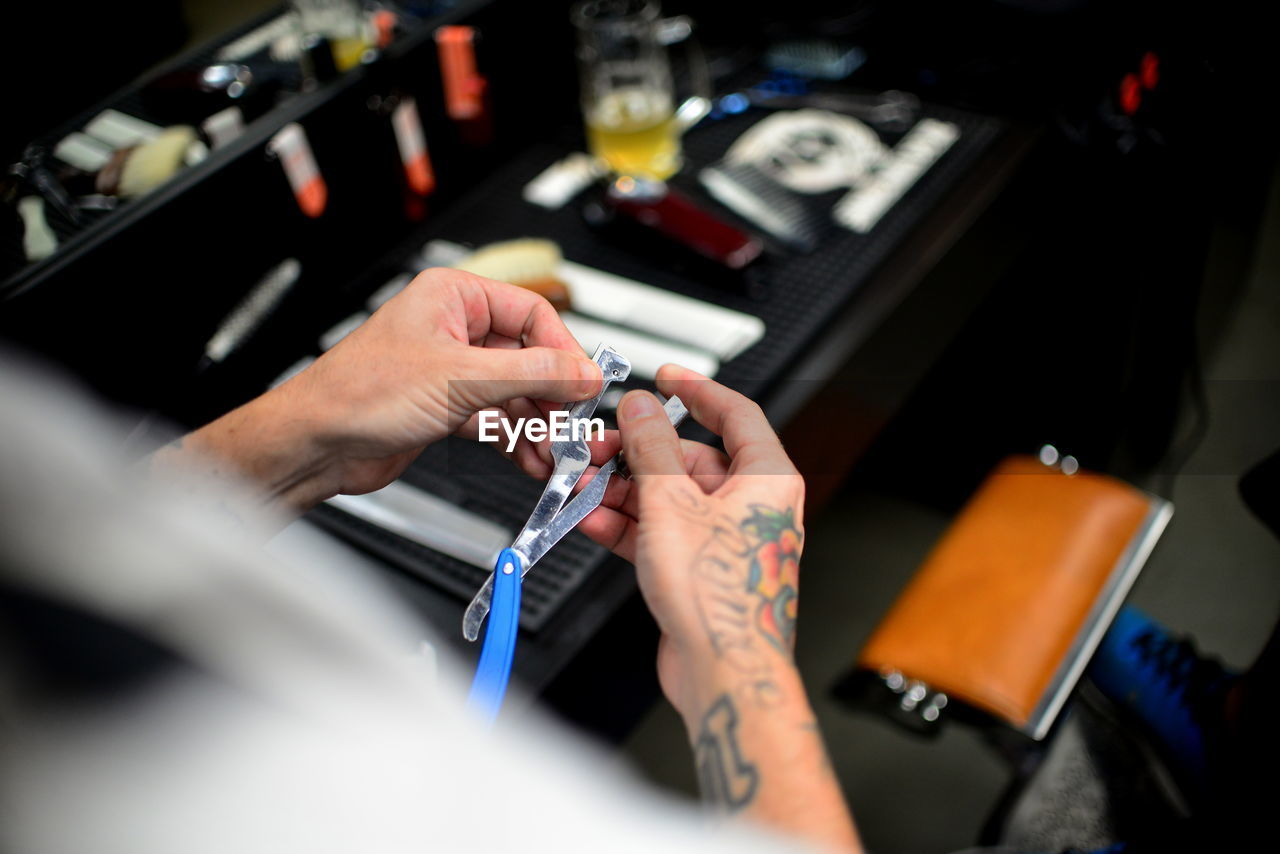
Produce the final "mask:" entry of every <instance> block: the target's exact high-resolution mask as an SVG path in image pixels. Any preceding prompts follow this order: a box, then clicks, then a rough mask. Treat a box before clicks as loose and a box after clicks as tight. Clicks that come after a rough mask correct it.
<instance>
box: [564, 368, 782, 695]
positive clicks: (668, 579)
mask: <svg viewBox="0 0 1280 854" xmlns="http://www.w3.org/2000/svg"><path fill="white" fill-rule="evenodd" d="M658 387H659V388H660V389H661V390H662V392H663V393H664V394H669V395H670V394H677V395H679V396H680V399H681V400H683V401H684V402H685V404H686V405H687V406H688V407H689V412H690V414H691V415H692V416H693V418H694V419H696V420H697V421H698V422H699V423H700V424H702V425H703V426H705V427H707V428H708V429H710V430H712V431H713V432H715V433H716V434H717V435H719V436H721V437H722V438H723V439H724V445H725V450H726V452H727V454H722V453H720V452H719V451H716V450H714V449H712V448H709V447H707V446H705V445H698V444H695V443H690V442H686V443H683V445H682V443H681V442H680V440H679V439H678V438H677V437H676V433H675V431H674V430H673V429H672V428H671V425H670V424H669V423H668V422H667V419H666V417H665V416H664V415H663V412H662V408H661V407H660V406H659V405H658V402H657V400H656V398H654V397H653V396H652V395H650V394H648V393H647V392H633V393H631V394H629V395H628V396H627V397H626V398H624V399H623V401H622V404H621V406H620V407H619V413H618V418H619V426H620V428H621V440H622V445H623V448H624V451H625V453H626V456H627V462H628V465H629V466H630V468H631V471H632V473H633V474H634V479H633V480H632V481H631V482H629V483H628V482H626V481H620V482H619V483H618V484H617V485H615V486H612V487H611V488H610V492H609V494H608V495H607V496H606V498H605V503H604V506H603V507H602V508H601V509H600V510H597V511H596V512H595V513H594V514H593V515H592V516H589V517H588V518H587V519H586V521H584V522H583V525H582V530H583V531H585V532H586V533H587V534H588V536H591V537H593V538H595V539H596V540H597V541H598V542H601V543H603V544H605V545H607V546H609V547H610V548H612V549H613V550H614V551H615V552H617V553H618V554H621V555H623V556H624V557H626V558H628V559H629V560H631V561H633V562H634V563H635V564H636V570H637V575H638V578H639V583H640V590H641V592H642V593H643V595H644V598H645V601H646V603H647V604H648V606H649V608H650V610H651V611H652V612H653V615H654V617H655V619H656V620H657V622H658V625H659V627H660V628H661V630H662V635H663V640H662V645H661V647H660V648H659V657H658V672H659V677H660V678H661V681H662V687H663V691H664V692H665V693H666V695H667V697H668V698H669V699H670V700H671V702H672V703H673V704H674V705H675V706H676V708H677V709H678V710H680V711H681V713H682V714H685V715H686V717H688V715H689V714H690V713H692V714H696V713H697V711H696V710H695V709H694V707H695V706H697V705H698V702H697V696H696V695H697V693H698V692H697V690H696V686H695V685H692V684H690V683H691V682H698V683H701V682H705V680H703V679H701V677H700V674H701V673H703V672H704V671H706V670H707V669H708V668H710V669H716V670H721V669H723V670H725V671H726V672H728V673H731V675H732V677H733V683H734V685H733V688H734V693H735V695H736V696H737V698H738V699H739V700H740V701H742V702H749V703H755V704H763V705H768V704H770V703H772V702H774V701H775V700H776V698H777V694H778V691H779V687H778V671H779V669H784V670H785V669H790V667H791V652H792V649H793V646H794V642H795V625H796V613H797V607H798V603H799V593H800V589H799V588H800V575H799V567H800V564H799V560H800V550H801V546H802V543H803V539H804V534H803V529H802V527H801V515H802V512H803V507H804V481H803V480H802V479H801V477H800V475H799V474H798V473H797V472H796V470H795V467H794V466H793V465H792V464H791V461H790V460H789V459H788V458H787V455H786V453H785V452H784V451H783V449H782V445H781V444H780V443H779V441H778V437H777V435H776V434H775V433H774V432H773V429H772V428H771V427H770V426H769V423H768V422H767V421H766V420H765V417H764V414H763V413H762V412H761V411H760V407H759V406H757V405H756V404H755V403H752V402H751V401H750V400H748V399H747V398H745V397H743V396H742V395H740V394H738V393H736V392H734V391H731V390H730V389H728V388H726V387H724V386H722V385H720V384H719V383H716V382H713V381H711V380H708V379H706V378H705V377H702V376H700V375H699V374H695V373H693V372H692V371H686V370H684V369H682V368H677V367H675V366H672V365H668V366H666V367H664V368H663V369H662V370H661V371H660V372H659V374H658Z"/></svg>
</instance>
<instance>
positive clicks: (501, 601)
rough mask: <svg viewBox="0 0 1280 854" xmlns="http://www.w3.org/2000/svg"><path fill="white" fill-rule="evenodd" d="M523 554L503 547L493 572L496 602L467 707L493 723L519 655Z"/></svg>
mask: <svg viewBox="0 0 1280 854" xmlns="http://www.w3.org/2000/svg"><path fill="white" fill-rule="evenodd" d="M520 575H521V572H520V555H519V554H517V553H516V552H515V550H514V549H503V550H502V554H500V555H498V564H497V566H496V567H495V568H494V572H493V601H492V602H491V603H490V605H489V626H488V628H486V629H485V633H484V646H482V647H481V649H480V663H479V664H477V665H476V675H475V679H473V680H472V682H471V694H470V695H469V696H468V697H467V708H469V709H471V710H472V712H473V713H474V714H476V715H478V716H479V717H480V718H481V719H482V720H484V722H485V723H486V724H490V725H492V724H493V722H494V720H496V719H497V717H498V712H499V710H501V709H502V699H503V697H505V696H506V693H507V682H508V681H510V679H511V663H512V661H513V660H514V659H515V655H516V633H517V631H518V630H519V624H520Z"/></svg>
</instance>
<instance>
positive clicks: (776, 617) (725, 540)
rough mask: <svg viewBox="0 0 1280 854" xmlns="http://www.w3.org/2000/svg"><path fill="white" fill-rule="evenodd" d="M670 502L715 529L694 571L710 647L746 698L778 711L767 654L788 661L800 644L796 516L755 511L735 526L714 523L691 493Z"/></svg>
mask: <svg viewBox="0 0 1280 854" xmlns="http://www.w3.org/2000/svg"><path fill="white" fill-rule="evenodd" d="M672 498H673V499H675V500H674V501H673V503H675V504H677V505H678V506H679V507H680V509H681V511H682V512H683V515H685V516H686V517H687V518H690V519H691V520H692V519H694V518H696V520H697V521H698V522H699V523H700V524H702V525H706V526H707V527H708V528H709V529H710V530H709V536H707V537H706V539H705V540H704V541H703V543H702V545H701V546H700V547H699V548H698V549H697V550H696V552H695V555H694V558H693V566H692V571H693V574H694V576H695V577H696V578H697V580H698V583H697V585H696V586H695V588H694V589H695V591H696V595H697V599H698V606H699V607H698V610H699V614H700V615H701V617H702V621H703V625H704V626H705V628H706V630H707V635H708V637H709V639H710V640H711V644H712V648H713V649H714V650H715V651H716V654H717V655H718V656H720V657H721V658H722V659H724V660H725V661H726V662H727V663H728V664H729V665H730V666H732V667H733V668H734V669H735V670H737V671H739V672H740V673H741V674H742V675H743V681H742V684H741V686H740V690H741V692H742V693H743V695H744V696H746V697H747V698H749V699H751V700H753V701H754V702H755V703H757V704H758V705H762V706H768V705H773V704H774V703H776V702H777V701H778V699H779V690H778V687H777V685H776V684H775V683H774V681H773V668H774V665H775V664H776V659H775V658H774V657H773V654H772V653H771V652H770V651H769V650H770V648H772V649H773V650H775V651H776V652H778V653H781V654H783V655H790V654H791V650H792V648H793V646H794V639H795V624H796V607H797V604H798V591H799V573H800V565H799V559H800V545H801V542H802V537H803V535H802V534H801V532H800V530H799V528H798V527H797V526H796V524H795V514H794V511H793V510H791V509H787V510H785V511H782V510H776V509H773V508H770V507H768V506H766V505H763V504H752V505H750V508H749V510H750V513H749V515H748V516H747V517H746V518H745V519H743V520H742V521H737V520H735V519H731V518H729V517H727V516H723V515H721V516H716V517H712V516H711V514H710V513H709V508H708V507H707V505H705V504H704V503H702V502H700V501H699V500H698V499H697V498H694V497H692V496H690V495H688V494H685V493H680V494H678V495H673V496H672ZM762 639H763V642H762Z"/></svg>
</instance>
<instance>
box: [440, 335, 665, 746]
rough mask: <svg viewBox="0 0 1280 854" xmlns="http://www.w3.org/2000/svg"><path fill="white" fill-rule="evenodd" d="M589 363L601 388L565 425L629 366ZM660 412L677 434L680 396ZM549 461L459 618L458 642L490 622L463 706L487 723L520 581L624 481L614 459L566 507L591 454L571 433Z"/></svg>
mask: <svg viewBox="0 0 1280 854" xmlns="http://www.w3.org/2000/svg"><path fill="white" fill-rule="evenodd" d="M592 359H593V361H594V362H595V363H596V364H597V365H599V366H600V371H601V373H602V374H603V377H604V382H603V383H602V385H601V387H600V393H599V394H597V395H596V396H595V397H593V398H591V399H589V400H583V401H580V402H578V403H575V404H572V405H570V404H565V408H566V409H568V410H569V419H570V424H573V423H576V422H575V419H579V418H590V417H591V415H592V413H594V412H595V410H596V406H597V405H598V404H599V403H600V398H601V397H603V396H604V393H605V390H606V389H608V388H609V386H610V384H612V383H615V382H621V381H623V380H625V379H626V378H627V377H628V376H629V375H630V374H631V363H630V362H629V361H627V360H626V358H624V357H623V356H622V355H620V354H619V353H618V352H617V351H616V350H614V349H612V348H611V347H606V346H604V345H601V346H600V347H598V348H597V349H596V352H595V355H594V356H593V357H592ZM663 409H664V411H665V412H666V415H667V420H669V421H670V422H671V424H672V426H675V427H679V426H680V424H681V422H683V421H684V419H685V416H687V415H688V414H689V411H688V410H687V409H686V408H685V406H684V404H683V403H681V402H680V398H678V397H672V398H669V399H668V400H667V402H666V403H665V404H664V405H663ZM551 458H552V460H554V462H555V469H554V471H553V472H552V474H551V478H550V479H549V480H548V481H547V485H546V487H545V488H544V489H543V490H542V497H540V498H539V499H538V503H537V505H535V506H534V508H533V513H531V514H530V516H529V521H528V522H526V523H525V526H524V528H523V529H522V530H521V531H520V533H519V535H517V536H516V539H515V542H513V543H512V544H511V546H510V548H506V549H503V550H502V553H501V554H499V555H498V562H497V565H496V566H495V567H494V571H493V573H492V574H491V575H490V576H489V578H488V579H486V580H485V583H484V585H483V586H482V587H481V588H480V590H479V592H477V593H476V595H475V598H474V599H472V600H471V604H470V605H468V606H467V611H466V613H465V614H464V615H463V617H462V635H463V637H465V638H466V639H467V640H469V641H474V640H476V638H478V637H479V635H480V626H481V624H482V623H484V619H485V617H486V616H488V617H489V628H488V630H487V631H486V632H485V637H484V644H483V646H482V647H481V649H480V662H479V664H478V665H477V666H476V675H475V679H474V680H473V681H472V683H471V694H470V696H469V697H468V700H467V705H468V706H469V707H470V708H471V709H472V710H473V711H474V712H475V713H476V714H478V715H479V716H480V717H482V718H483V719H485V720H486V721H488V722H492V721H493V720H494V719H495V718H496V717H497V715H498V710H499V709H500V708H501V707H502V699H503V697H504V696H505V694H506V690H507V682H508V680H509V679H510V677H511V663H512V660H513V659H514V657H515V646H516V632H517V627H518V622H519V618H520V582H521V579H523V578H524V575H525V573H527V572H528V571H529V570H530V569H532V568H533V565H534V564H535V563H537V562H538V561H539V560H540V559H541V558H542V556H543V555H545V554H546V553H547V551H548V550H550V549H551V547H552V546H554V545H555V544H556V543H558V542H560V540H561V539H563V538H564V536H565V534H567V533H569V532H570V531H572V530H573V529H574V527H575V526H577V524H578V523H579V522H581V521H582V520H583V519H585V518H586V517H587V515H588V514H589V513H590V512H591V511H592V510H595V509H596V508H597V507H599V506H600V502H601V500H603V498H604V493H605V489H606V488H607V487H608V485H609V480H610V478H612V477H613V475H614V474H617V473H621V474H623V476H627V475H628V473H627V471H626V468H625V463H624V462H623V460H622V454H621V452H619V453H618V454H616V455H615V456H614V457H613V458H611V459H610V460H609V461H608V462H606V463H605V464H604V465H602V466H601V467H600V469H599V470H598V471H597V472H596V474H595V476H594V477H592V478H591V480H590V481H588V482H587V485H586V486H585V487H583V489H582V491H581V492H579V493H578V494H577V495H576V496H574V497H573V500H569V496H570V494H571V493H572V492H573V488H574V486H575V485H577V483H578V481H579V480H580V479H581V478H582V475H583V473H584V472H586V470H587V466H589V465H590V464H591V450H590V449H589V448H588V447H587V442H586V438H585V436H584V435H583V434H581V433H579V432H575V431H572V430H571V431H569V437H568V438H563V439H557V438H553V439H552V441H551Z"/></svg>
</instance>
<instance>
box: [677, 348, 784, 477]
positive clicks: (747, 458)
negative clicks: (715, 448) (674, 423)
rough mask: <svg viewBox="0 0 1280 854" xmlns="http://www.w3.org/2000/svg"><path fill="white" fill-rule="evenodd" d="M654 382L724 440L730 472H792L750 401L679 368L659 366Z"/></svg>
mask: <svg viewBox="0 0 1280 854" xmlns="http://www.w3.org/2000/svg"><path fill="white" fill-rule="evenodd" d="M657 381H658V388H659V389H660V390H661V391H662V393H663V394H666V395H679V396H680V399H681V400H682V401H684V404H685V406H687V407H688V408H689V414H690V415H692V416H693V418H694V420H695V421H697V422H698V423H699V424H701V425H702V426H703V427H706V428H707V429H708V430H710V431H711V432H712V433H715V434H716V435H717V436H719V437H720V438H722V439H723V440H724V449H725V453H727V454H728V455H729V458H730V459H731V460H732V461H733V462H732V465H731V469H730V470H731V471H732V472H735V473H742V474H795V473H796V468H795V466H794V465H792V463H791V458H790V457H788V456H787V452H786V451H785V450H783V447H782V441H781V440H780V439H778V434H777V433H775V432H774V430H773V427H772V426H771V425H770V424H769V421H768V419H767V418H765V415H764V412H763V410H761V409H760V407H759V406H758V405H757V404H756V403H755V402H754V401H752V400H751V399H750V398H748V397H746V396H745V395H742V394H739V393H738V392H736V391H734V390H733V389H731V388H728V387H727V386H724V385H721V384H720V383H718V382H716V381H715V380H712V379H708V378H707V377H704V376H703V375H702V374H699V373H697V372H696V371H691V370H689V369H688V368H682V367H680V366H679V365H663V366H662V367H661V368H660V369H659V370H658V376H657Z"/></svg>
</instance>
